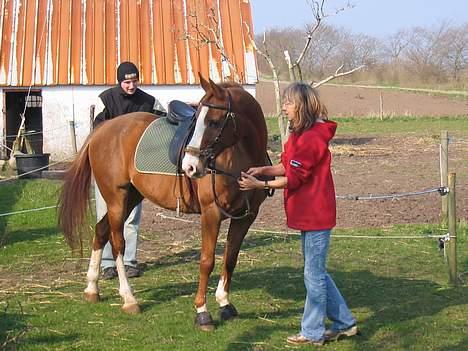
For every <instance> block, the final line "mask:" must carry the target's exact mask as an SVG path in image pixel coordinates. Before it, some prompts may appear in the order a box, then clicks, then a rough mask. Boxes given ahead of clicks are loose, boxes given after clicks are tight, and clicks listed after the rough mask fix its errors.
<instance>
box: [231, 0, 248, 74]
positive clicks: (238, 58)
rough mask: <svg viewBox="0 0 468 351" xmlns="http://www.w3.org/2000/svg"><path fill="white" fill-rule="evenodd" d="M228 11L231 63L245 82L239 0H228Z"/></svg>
mask: <svg viewBox="0 0 468 351" xmlns="http://www.w3.org/2000/svg"><path fill="white" fill-rule="evenodd" d="M240 1H242V0H240ZM229 12H230V15H231V21H230V27H231V28H230V31H231V35H232V48H233V50H234V52H233V54H234V55H233V63H234V64H235V66H236V68H237V74H238V75H239V78H240V79H241V82H245V64H244V39H243V37H242V27H241V26H242V18H241V10H240V3H239V1H231V2H229Z"/></svg>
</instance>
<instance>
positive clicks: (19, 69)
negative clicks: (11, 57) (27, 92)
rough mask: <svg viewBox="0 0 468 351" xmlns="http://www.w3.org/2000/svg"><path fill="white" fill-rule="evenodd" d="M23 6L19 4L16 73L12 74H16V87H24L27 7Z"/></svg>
mask: <svg viewBox="0 0 468 351" xmlns="http://www.w3.org/2000/svg"><path fill="white" fill-rule="evenodd" d="M20 5H21V4H20V3H18V4H17V6H18V10H19V11H18V15H17V16H18V17H17V18H16V20H17V22H16V23H17V28H16V52H15V55H16V72H12V74H15V73H16V77H15V78H14V79H13V81H16V85H20V86H21V85H23V57H24V41H25V33H24V29H25V23H26V18H25V12H26V10H25V7H24V6H20Z"/></svg>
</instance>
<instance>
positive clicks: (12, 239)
mask: <svg viewBox="0 0 468 351" xmlns="http://www.w3.org/2000/svg"><path fill="white" fill-rule="evenodd" d="M51 235H57V228H55V227H52V228H41V229H26V230H21V231H20V230H17V231H12V232H3V233H2V239H1V242H0V244H1V245H12V244H15V243H18V242H23V241H33V240H38V239H42V238H45V237H48V236H51Z"/></svg>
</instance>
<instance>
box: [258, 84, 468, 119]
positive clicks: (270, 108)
mask: <svg viewBox="0 0 468 351" xmlns="http://www.w3.org/2000/svg"><path fill="white" fill-rule="evenodd" d="M286 85H287V83H284V84H282V86H286ZM256 88H257V90H256V97H257V99H258V101H259V102H260V105H261V106H262V109H263V112H264V113H265V115H266V116H269V115H274V114H275V101H274V92H273V84H272V83H271V82H269V81H260V82H259V83H258V84H257V87H256ZM449 92H450V91H449ZM319 93H320V96H321V97H322V99H323V101H324V103H325V104H326V106H327V108H328V112H329V114H330V116H331V117H337V116H338V117H351V116H357V117H380V94H382V100H383V115H384V117H401V116H430V117H435V116H437V117H447V116H466V117H468V93H467V92H460V93H458V94H455V96H454V94H453V93H452V94H443V93H441V92H440V91H439V92H437V91H434V92H433V93H432V95H431V94H430V93H428V92H427V91H425V90H422V89H421V91H419V92H416V91H415V90H411V91H408V90H399V89H397V88H390V87H381V88H369V87H361V86H349V85H337V84H333V85H331V84H330V85H323V86H321V87H319Z"/></svg>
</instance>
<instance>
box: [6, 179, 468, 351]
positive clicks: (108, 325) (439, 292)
mask: <svg viewBox="0 0 468 351" xmlns="http://www.w3.org/2000/svg"><path fill="white" fill-rule="evenodd" d="M59 185H60V183H57V182H51V181H26V180H22V181H19V182H17V183H14V184H7V185H1V186H0V213H4V212H5V211H12V210H18V209H23V208H33V207H41V206H44V205H49V204H54V203H55V201H56V200H55V193H56V190H57V189H58V187H59ZM10 197H13V198H14V200H13V199H11V198H10ZM0 221H1V222H0V224H1V227H0V228H1V232H0V238H1V240H2V246H1V249H0V250H1V254H0V279H1V280H0V282H1V289H0V345H3V346H4V347H5V348H6V349H12V350H13V349H15V347H16V348H18V349H21V350H123V349H128V350H171V351H172V350H256V351H261V350H283V349H286V348H287V346H286V343H285V338H286V336H288V335H290V334H293V333H296V332H297V331H298V327H299V323H300V316H301V310H302V307H303V303H304V288H303V281H302V269H301V266H302V258H301V254H300V246H299V240H298V236H297V235H283V234H271V235H267V234H264V233H263V234H261V233H254V232H251V233H249V235H248V236H247V238H246V240H245V241H244V244H243V247H242V251H241V254H240V256H239V263H238V267H237V270H236V274H235V276H234V279H233V285H232V294H231V300H232V302H233V303H234V304H235V305H236V307H237V308H238V310H239V312H240V318H239V319H237V320H235V321H232V322H229V323H219V322H218V320H219V319H218V317H217V315H216V310H217V306H216V303H215V298H214V290H215V288H216V285H217V276H218V274H217V272H218V271H219V266H220V261H219V259H218V260H217V266H216V268H217V269H216V270H215V271H216V274H213V277H212V279H211V280H210V284H209V291H208V293H209V295H208V307H209V308H210V310H211V311H212V313H213V316H214V318H215V320H216V321H217V322H218V325H217V329H216V330H215V331H214V332H212V333H204V332H199V331H197V330H194V328H193V317H194V308H193V298H194V294H195V292H196V288H197V280H198V254H197V251H196V250H194V249H193V248H190V247H189V248H187V249H186V250H185V251H182V252H179V253H177V254H169V253H168V252H170V250H167V248H168V247H169V244H170V243H167V245H168V246H167V247H164V246H163V247H161V255H162V256H161V258H159V259H158V260H157V261H156V262H154V263H152V264H150V265H149V266H148V267H147V269H146V271H145V274H144V276H143V277H140V278H136V279H134V280H132V281H131V283H132V285H133V288H134V290H135V292H136V297H137V298H138V299H139V301H140V303H141V305H142V309H143V313H142V314H139V315H136V316H129V315H125V314H123V313H122V312H121V311H120V304H121V301H120V298H119V296H118V292H117V282H115V281H110V282H109V281H101V282H100V287H101V289H102V291H101V293H102V298H103V300H102V301H101V302H100V303H98V304H94V305H91V304H88V303H86V302H84V301H83V299H82V291H83V289H84V287H85V271H86V264H85V262H86V260H79V259H78V258H72V257H71V255H70V253H69V250H68V248H67V247H66V245H65V243H64V241H63V238H62V236H61V234H60V233H59V232H58V231H57V230H56V229H55V223H56V218H55V211H54V210H44V211H40V212H31V213H28V214H18V215H12V216H6V217H0ZM441 232H443V230H441V228H438V226H436V225H434V226H432V225H407V226H394V227H390V228H383V229H367V230H364V229H363V230H337V231H335V233H334V234H335V235H336V237H335V239H333V241H332V245H331V250H330V257H329V270H330V272H331V273H332V275H333V276H334V278H335V280H336V282H337V284H338V286H339V287H340V288H341V290H342V292H343V294H344V296H345V297H346V299H347V301H348V303H349V305H350V308H351V309H352V311H353V313H354V314H355V316H356V317H357V319H358V323H359V326H360V327H361V330H362V333H363V335H362V336H360V337H357V338H353V339H350V340H345V341H340V342H338V343H332V344H329V345H327V346H326V349H327V350H408V349H411V350H466V349H467V345H468V337H467V335H468V325H467V323H466V316H467V315H468V287H467V285H461V286H459V287H451V286H449V285H448V284H447V279H448V275H447V271H446V264H445V263H444V259H443V257H442V256H441V254H440V253H439V251H438V247H437V242H436V239H420V240H413V239H378V240H377V239H373V240H371V239H366V240H364V239H351V238H344V237H339V236H355V235H373V236H377V237H385V236H414V235H418V236H420V237H424V236H427V235H434V234H437V233H441ZM458 233H459V240H458V261H459V271H460V272H465V271H468V249H467V245H466V244H467V242H466V240H467V237H468V229H467V227H461V228H460V229H459V231H458ZM158 234H159V233H145V236H154V237H157V236H158ZM221 239H222V240H221V241H223V240H224V239H225V233H223V234H222V235H221ZM198 246H199V242H196V243H194V247H198ZM218 252H219V253H221V252H222V250H221V246H219V248H218ZM464 279H465V282H466V281H467V280H468V277H467V276H466V275H465V276H464ZM15 282H17V283H19V284H18V286H17V287H16V288H15V289H13V288H11V286H12V285H14V283H15ZM5 342H7V344H5ZM293 349H298V350H302V349H304V350H305V349H309V348H306V347H302V348H293Z"/></svg>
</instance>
